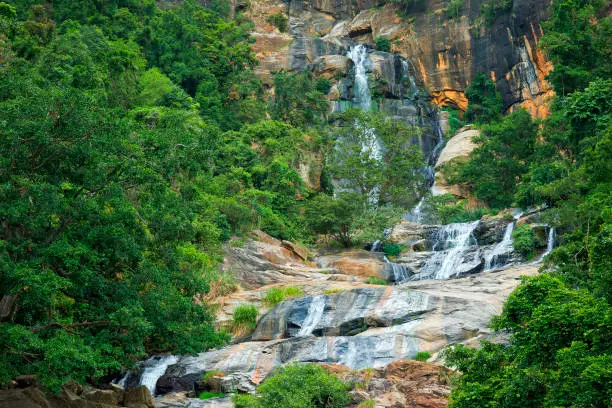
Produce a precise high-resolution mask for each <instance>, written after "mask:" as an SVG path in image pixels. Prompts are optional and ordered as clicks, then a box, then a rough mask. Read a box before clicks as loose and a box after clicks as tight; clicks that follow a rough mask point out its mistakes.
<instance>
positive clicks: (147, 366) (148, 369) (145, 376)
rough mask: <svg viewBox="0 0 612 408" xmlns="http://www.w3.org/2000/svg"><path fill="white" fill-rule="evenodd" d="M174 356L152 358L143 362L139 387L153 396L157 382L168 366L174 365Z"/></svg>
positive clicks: (175, 358) (176, 359)
mask: <svg viewBox="0 0 612 408" xmlns="http://www.w3.org/2000/svg"><path fill="white" fill-rule="evenodd" d="M177 361H178V358H177V357H176V356H154V357H151V358H150V359H148V360H147V361H145V362H144V364H143V366H144V369H143V370H142V375H141V377H140V385H144V386H145V387H147V388H148V389H149V391H151V395H155V390H156V387H157V380H159V378H160V377H161V376H162V375H164V374H165V373H166V370H167V369H168V366H171V365H172V364H176V363H177Z"/></svg>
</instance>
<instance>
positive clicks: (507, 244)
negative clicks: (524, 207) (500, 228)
mask: <svg viewBox="0 0 612 408" xmlns="http://www.w3.org/2000/svg"><path fill="white" fill-rule="evenodd" d="M512 231H514V222H510V223H508V225H506V229H505V230H504V238H503V239H502V240H501V241H500V242H498V243H497V244H496V245H495V246H494V247H493V249H492V250H491V252H489V253H488V254H487V255H485V267H484V270H485V271H490V270H492V269H495V268H501V267H502V266H505V265H506V264H507V263H508V258H509V255H510V253H511V252H512V250H513V247H512Z"/></svg>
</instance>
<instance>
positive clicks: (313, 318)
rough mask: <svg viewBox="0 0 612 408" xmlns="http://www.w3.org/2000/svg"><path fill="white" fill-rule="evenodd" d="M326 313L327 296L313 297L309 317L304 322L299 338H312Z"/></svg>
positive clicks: (309, 307) (309, 306)
mask: <svg viewBox="0 0 612 408" xmlns="http://www.w3.org/2000/svg"><path fill="white" fill-rule="evenodd" d="M324 311H325V296H313V297H312V300H311V302H310V305H308V315H306V318H305V319H304V321H303V322H302V327H301V328H300V331H299V332H298V334H297V336H298V337H303V336H310V335H311V334H312V332H313V330H314V329H315V328H316V327H317V324H319V322H320V321H321V318H322V317H323V312H324Z"/></svg>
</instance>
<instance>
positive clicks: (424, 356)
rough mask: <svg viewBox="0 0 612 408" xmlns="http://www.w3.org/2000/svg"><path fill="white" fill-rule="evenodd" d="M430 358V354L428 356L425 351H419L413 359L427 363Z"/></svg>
mask: <svg viewBox="0 0 612 408" xmlns="http://www.w3.org/2000/svg"><path fill="white" fill-rule="evenodd" d="M430 358H431V354H429V353H428V352H426V351H419V352H418V353H417V354H416V356H414V359H415V360H416V361H427V360H429V359H430Z"/></svg>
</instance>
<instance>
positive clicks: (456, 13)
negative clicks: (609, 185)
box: [446, 0, 464, 20]
mask: <svg viewBox="0 0 612 408" xmlns="http://www.w3.org/2000/svg"><path fill="white" fill-rule="evenodd" d="M463 1H464V0H448V6H446V15H447V16H448V18H452V19H455V20H458V19H459V18H460V17H461V9H463Z"/></svg>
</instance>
